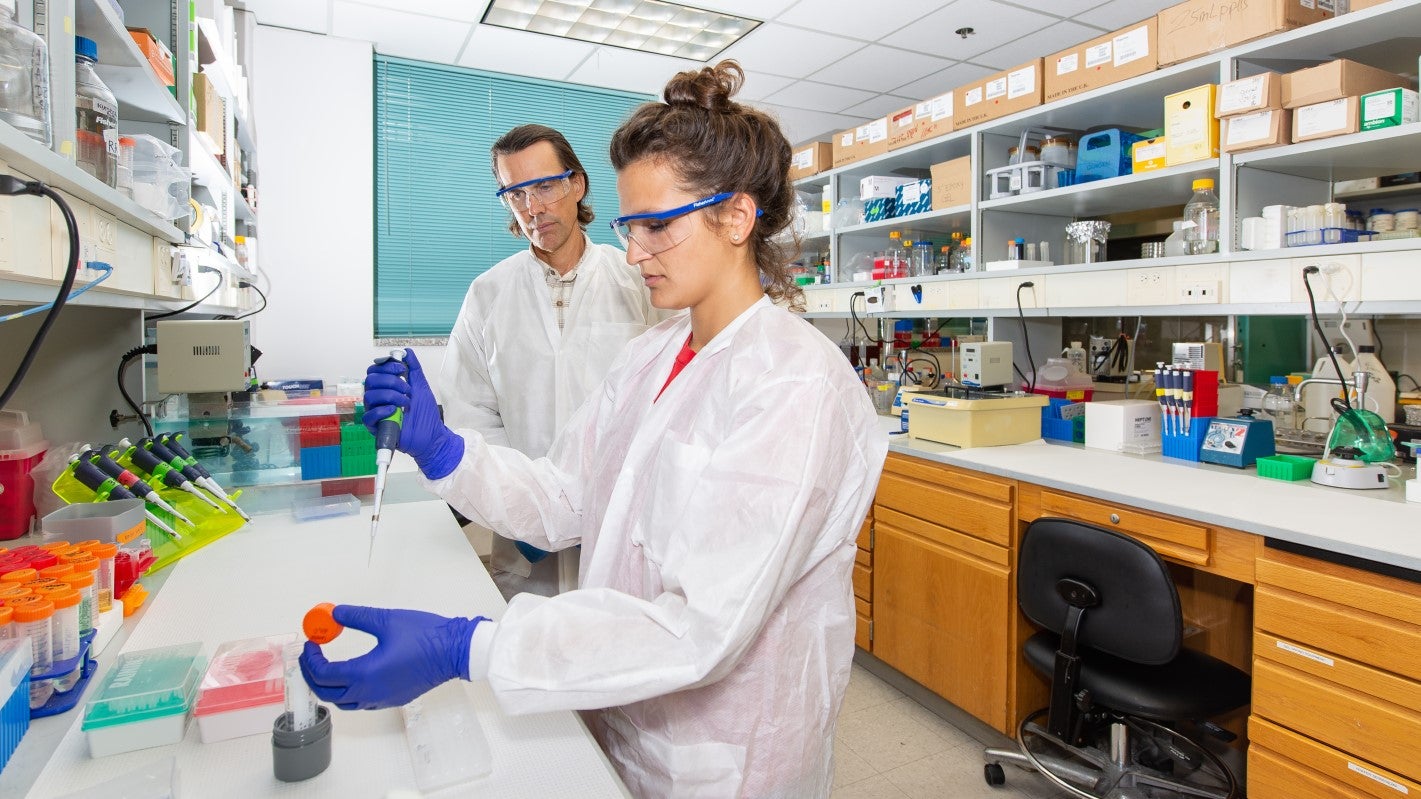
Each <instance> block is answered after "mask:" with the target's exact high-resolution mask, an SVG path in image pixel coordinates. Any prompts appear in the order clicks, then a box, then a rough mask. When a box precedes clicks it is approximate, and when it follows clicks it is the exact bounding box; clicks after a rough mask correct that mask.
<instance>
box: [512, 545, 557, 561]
mask: <svg viewBox="0 0 1421 799" xmlns="http://www.w3.org/2000/svg"><path fill="white" fill-rule="evenodd" d="M513 546H515V547H518V551H519V552H521V553H523V557H525V558H527V559H528V562H529V563H537V562H538V561H540V560H542V559H543V558H546V557H547V556H548V555H549V553H548V551H547V550H545V549H538V548H537V547H535V546H533V545H532V544H525V543H523V542H522V541H514V542H513Z"/></svg>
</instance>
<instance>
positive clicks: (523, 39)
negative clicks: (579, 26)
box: [459, 25, 595, 80]
mask: <svg viewBox="0 0 1421 799" xmlns="http://www.w3.org/2000/svg"><path fill="white" fill-rule="evenodd" d="M594 49H595V48H594V46H593V45H591V44H588V43H586V42H578V41H573V40H572V39H564V38H561V37H558V36H544V35H542V34H539V33H528V32H526V31H515V30H509V29H507V28H497V27H494V26H492V25H477V26H475V27H474V35H473V37H472V38H470V39H469V44H468V45H467V46H466V47H465V48H464V54H463V55H462V56H460V57H459V66H464V67H473V68H475V69H487V70H492V71H494V72H517V73H518V74H519V75H528V76H530V77H534V78H546V79H548V80H563V79H564V78H566V77H567V76H568V74H569V73H571V72H572V71H573V70H574V69H576V68H577V65H578V64H581V63H582V62H583V61H584V60H586V59H587V57H588V56H589V55H591V54H592V51H593V50H594ZM530 52H536V53H537V54H538V57H537V58H529V57H528V54H529V53H530Z"/></svg>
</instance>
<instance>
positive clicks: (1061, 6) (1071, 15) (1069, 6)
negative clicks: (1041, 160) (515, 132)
mask: <svg viewBox="0 0 1421 799" xmlns="http://www.w3.org/2000/svg"><path fill="white" fill-rule="evenodd" d="M363 2H369V0H363ZM1008 2H1011V3H1014V4H1016V5H1019V6H1025V7H1027V8H1029V9H1031V10H1033V11H1040V12H1041V13H1043V14H1050V15H1052V16H1056V17H1061V18H1062V19H1075V18H1076V17H1078V16H1080V14H1081V12H1083V11H1086V10H1088V9H1092V8H1095V7H1096V6H1098V5H1100V4H1101V3H1103V2H1106V0H1051V2H1049V3H1032V2H1030V0H1008ZM1171 2H1172V3H1178V2H1179V0H1171ZM1136 5H1143V3H1140V2H1136Z"/></svg>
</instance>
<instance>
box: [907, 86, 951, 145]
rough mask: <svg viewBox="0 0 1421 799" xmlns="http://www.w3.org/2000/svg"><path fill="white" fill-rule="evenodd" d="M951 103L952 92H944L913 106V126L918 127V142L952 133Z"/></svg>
mask: <svg viewBox="0 0 1421 799" xmlns="http://www.w3.org/2000/svg"><path fill="white" fill-rule="evenodd" d="M952 102H953V101H952V92H944V93H943V94H939V95H938V96H937V97H930V98H928V99H926V100H922V101H920V102H918V103H917V105H916V106H914V111H913V117H914V124H915V125H917V126H918V139H919V141H927V140H928V139H935V138H937V137H938V136H941V135H942V134H944V133H951V132H952Z"/></svg>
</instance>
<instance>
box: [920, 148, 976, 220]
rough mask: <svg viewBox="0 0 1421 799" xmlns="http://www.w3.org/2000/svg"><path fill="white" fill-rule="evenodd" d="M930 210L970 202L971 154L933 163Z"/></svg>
mask: <svg viewBox="0 0 1421 799" xmlns="http://www.w3.org/2000/svg"><path fill="white" fill-rule="evenodd" d="M929 172H930V173H931V175H932V186H933V196H932V210H934V211H941V210H944V209H947V208H955V207H957V206H959V205H967V204H968V203H970V202H972V156H970V155H964V156H962V157H961V158H954V159H952V160H951V161H943V162H942V163H938V164H933V165H932V168H931V169H930V170H929Z"/></svg>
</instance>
